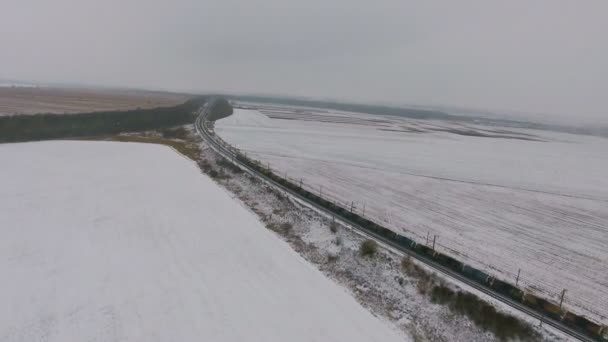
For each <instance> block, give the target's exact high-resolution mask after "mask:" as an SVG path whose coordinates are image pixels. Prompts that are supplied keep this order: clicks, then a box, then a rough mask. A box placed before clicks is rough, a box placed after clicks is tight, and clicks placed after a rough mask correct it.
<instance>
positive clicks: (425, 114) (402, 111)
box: [227, 95, 468, 120]
mask: <svg viewBox="0 0 608 342" xmlns="http://www.w3.org/2000/svg"><path fill="white" fill-rule="evenodd" d="M227 97H228V98H229V99H233V100H238V101H249V102H259V103H270V104H282V105H288V106H301V107H313V108H324V109H333V110H341V111H346V112H356V113H366V114H381V115H393V116H403V117H407V118H412V119H442V120H468V118H464V117H462V116H456V115H450V114H447V113H444V112H440V111H437V110H428V109H417V108H399V107H390V106H382V105H365V104H355V103H339V102H331V101H316V100H302V99H294V98H283V97H265V96H252V95H239V96H236V95H234V96H227Z"/></svg>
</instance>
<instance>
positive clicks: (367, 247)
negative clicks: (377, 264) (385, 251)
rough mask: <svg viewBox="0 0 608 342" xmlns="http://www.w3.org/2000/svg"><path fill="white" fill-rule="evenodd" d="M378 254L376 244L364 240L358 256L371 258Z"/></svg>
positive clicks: (372, 241)
mask: <svg viewBox="0 0 608 342" xmlns="http://www.w3.org/2000/svg"><path fill="white" fill-rule="evenodd" d="M376 252H378V244H377V243H376V241H374V240H365V241H363V242H362V243H361V247H359V254H361V256H362V257H373V256H374V255H376Z"/></svg>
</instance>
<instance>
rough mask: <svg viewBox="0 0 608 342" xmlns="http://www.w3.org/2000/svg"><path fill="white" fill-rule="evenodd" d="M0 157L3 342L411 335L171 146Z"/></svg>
mask: <svg viewBox="0 0 608 342" xmlns="http://www.w3.org/2000/svg"><path fill="white" fill-rule="evenodd" d="M0 158H1V160H2V162H3V164H2V167H1V168H0V232H1V236H2V239H0V272H1V274H2V281H1V283H0V284H1V285H0V288H1V291H0V303H2V305H0V341H244V340H247V341H349V342H352V341H400V340H403V337H402V336H400V335H399V334H398V333H397V332H396V331H394V330H392V328H389V327H388V326H387V325H385V323H384V322H381V321H379V320H378V319H377V318H375V317H373V316H372V315H371V314H370V313H369V312H367V311H366V310H364V309H363V308H362V307H361V306H360V305H359V304H357V303H356V301H355V300H354V299H353V298H352V297H351V296H350V295H349V294H348V293H347V292H345V290H344V289H342V288H340V287H339V286H337V285H336V284H334V283H333V282H331V281H329V280H328V279H326V278H325V277H324V276H323V275H322V274H321V273H320V272H319V271H318V270H316V269H315V268H313V267H312V266H311V265H309V264H308V263H307V262H306V261H304V260H303V259H302V258H301V257H300V256H298V255H297V254H296V253H295V252H293V251H292V250H291V249H290V247H289V246H288V245H287V244H286V243H284V242H282V241H281V240H280V239H278V238H277V237H276V236H274V235H273V234H272V233H271V232H270V231H268V230H267V229H266V228H264V227H263V226H262V225H261V223H260V222H259V221H258V220H257V219H256V218H255V217H254V216H253V215H252V214H251V213H250V212H249V211H248V210H246V209H245V208H243V207H242V206H240V205H239V204H237V203H236V202H235V201H233V200H232V199H231V198H230V196H229V195H228V194H227V193H226V192H225V191H224V190H222V189H221V188H219V187H218V186H217V185H216V184H215V183H213V182H212V181H211V180H210V179H209V178H207V177H206V176H203V175H202V174H201V173H200V172H199V170H198V168H197V167H196V165H195V164H194V163H192V162H190V161H188V160H187V159H185V158H183V157H182V156H180V155H178V154H176V153H175V152H173V151H171V150H170V149H169V148H166V147H162V146H157V145H145V144H126V143H111V142H65V141H63V142H44V143H26V144H10V145H0Z"/></svg>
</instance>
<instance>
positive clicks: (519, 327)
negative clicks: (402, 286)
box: [401, 256, 540, 341]
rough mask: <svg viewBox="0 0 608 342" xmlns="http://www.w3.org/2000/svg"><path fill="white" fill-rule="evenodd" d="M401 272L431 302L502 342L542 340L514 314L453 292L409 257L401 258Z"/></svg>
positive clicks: (463, 293) (466, 295)
mask: <svg viewBox="0 0 608 342" xmlns="http://www.w3.org/2000/svg"><path fill="white" fill-rule="evenodd" d="M401 270H402V271H403V272H404V273H405V274H406V275H408V276H409V277H411V278H414V279H417V284H416V287H417V289H418V292H419V293H420V294H423V295H425V296H426V297H427V298H429V300H430V301H431V303H434V304H440V305H445V306H446V307H447V308H449V310H450V311H451V312H452V313H454V314H459V315H463V316H466V317H467V318H469V319H470V320H471V321H472V322H473V323H474V324H475V325H476V326H478V327H479V328H481V329H483V330H484V331H487V332H490V333H492V334H494V336H496V338H497V339H499V340H501V341H511V340H519V341H535V340H540V336H539V335H538V333H537V332H536V331H535V330H534V329H533V328H532V327H531V326H530V324H528V323H526V322H524V321H522V320H520V319H517V318H515V317H514V316H512V315H508V314H506V313H503V312H500V311H496V308H495V307H494V306H493V305H492V304H490V303H488V302H486V301H484V300H482V299H480V298H479V297H477V296H475V295H473V294H471V293H468V292H463V291H459V290H455V289H453V287H450V286H449V285H447V284H446V283H445V282H443V281H442V280H441V279H440V278H439V277H437V276H436V275H435V274H434V273H430V272H428V271H426V270H425V269H424V268H422V267H421V266H419V265H417V264H416V263H414V262H413V261H412V260H411V258H410V257H409V256H405V257H403V259H401Z"/></svg>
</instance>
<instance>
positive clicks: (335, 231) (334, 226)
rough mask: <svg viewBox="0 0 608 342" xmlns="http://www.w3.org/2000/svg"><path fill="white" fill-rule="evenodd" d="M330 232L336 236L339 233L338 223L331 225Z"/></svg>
mask: <svg viewBox="0 0 608 342" xmlns="http://www.w3.org/2000/svg"><path fill="white" fill-rule="evenodd" d="M329 230H330V231H331V232H332V233H334V234H335V233H337V232H338V224H337V223H336V221H332V222H331V223H330V224H329Z"/></svg>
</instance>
